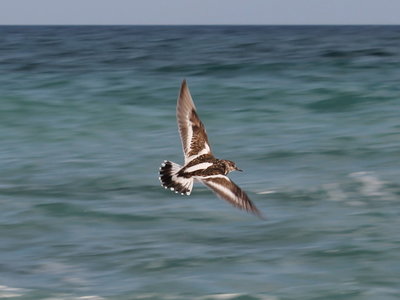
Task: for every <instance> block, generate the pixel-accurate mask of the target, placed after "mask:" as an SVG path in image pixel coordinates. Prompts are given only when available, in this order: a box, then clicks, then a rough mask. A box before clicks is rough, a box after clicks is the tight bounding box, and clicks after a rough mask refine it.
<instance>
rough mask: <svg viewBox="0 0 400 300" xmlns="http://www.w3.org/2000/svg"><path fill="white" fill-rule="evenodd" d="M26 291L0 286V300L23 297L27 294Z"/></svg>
mask: <svg viewBox="0 0 400 300" xmlns="http://www.w3.org/2000/svg"><path fill="white" fill-rule="evenodd" d="M26 291H27V290H26V289H21V288H13V287H9V286H6V285H0V298H15V297H21V296H23V294H24V293H26Z"/></svg>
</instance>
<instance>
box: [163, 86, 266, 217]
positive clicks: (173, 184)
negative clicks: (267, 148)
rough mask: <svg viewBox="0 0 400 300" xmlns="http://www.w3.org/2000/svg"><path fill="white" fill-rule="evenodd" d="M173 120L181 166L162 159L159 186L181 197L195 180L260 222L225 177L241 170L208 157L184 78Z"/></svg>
mask: <svg viewBox="0 0 400 300" xmlns="http://www.w3.org/2000/svg"><path fill="white" fill-rule="evenodd" d="M176 118H177V123H178V130H179V134H180V138H181V142H182V150H183V154H184V164H183V166H182V165H179V164H177V163H175V162H171V161H168V160H164V162H163V163H162V164H161V167H160V169H159V175H160V176H159V180H160V182H161V186H163V187H164V188H165V189H170V190H171V191H174V192H175V193H180V194H181V195H190V194H191V192H192V189H193V182H194V181H199V182H201V183H202V184H204V185H205V186H206V187H207V188H209V189H210V190H212V191H213V192H214V193H215V194H216V195H217V196H218V197H219V198H221V199H223V200H226V201H228V202H229V203H230V204H232V205H233V206H235V207H237V208H239V209H241V210H245V211H247V212H249V213H252V214H254V215H256V216H258V217H260V218H261V219H264V216H263V215H262V213H261V212H260V210H258V208H257V207H256V206H255V205H254V204H253V202H252V201H251V200H250V198H249V197H248V196H247V194H246V193H245V192H244V191H243V190H242V189H241V188H240V187H239V186H237V185H236V184H235V183H234V182H233V181H232V180H230V179H229V178H228V177H227V175H228V173H229V172H232V171H242V170H241V169H239V168H238V167H237V166H236V164H235V163H234V162H233V161H230V160H226V159H218V158H216V157H215V156H214V155H213V154H212V152H211V147H210V143H209V141H208V137H207V132H206V128H205V126H204V124H203V123H202V121H201V120H200V118H199V115H198V114H197V110H196V106H195V105H194V102H193V99H192V96H191V94H190V91H189V87H188V84H187V82H186V80H185V79H184V80H183V81H182V84H181V88H180V91H179V95H178V100H177V105H176Z"/></svg>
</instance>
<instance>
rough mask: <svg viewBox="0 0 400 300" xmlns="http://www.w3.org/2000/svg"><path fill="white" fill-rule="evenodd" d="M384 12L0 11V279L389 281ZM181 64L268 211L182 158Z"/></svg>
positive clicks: (390, 40) (160, 286) (358, 292)
mask: <svg viewBox="0 0 400 300" xmlns="http://www.w3.org/2000/svg"><path fill="white" fill-rule="evenodd" d="M399 49H400V26H356V27H338V26H337V27H330V26H322V27H321V26H306V27H290V26H289V27H285V26H283V27H279V26H277V27H269V26H248V27H240V26H226V27H224V26H220V27H212V26H209V27H207V26H206V27H157V26H155V27H151V26H149V27H135V26H131V27H130V26H127V27H120V26H114V27H112V26H111V27H79V26H75V27H4V26H3V27H0V207H1V209H0V298H7V299H8V298H12V299H96V300H98V299H151V300H153V299H207V300H208V299H235V300H236V299H237V300H239V299H240V300H243V299H251V300H253V299H264V300H265V299H268V300H272V299H273V300H283V299H296V300H300V299H307V300H310V299H328V300H329V299H363V300H365V299H367V300H369V299H371V300H372V299H374V300H375V299H399V297H400V296H399V295H400V284H399V278H400V251H399V250H400V230H399V229H400V218H399V216H400V183H399V175H400V172H399V158H400V150H399V149H400V121H399V120H400V84H399V83H400V51H399ZM183 78H186V79H187V80H188V83H189V86H190V89H191V92H192V95H193V97H194V100H195V102H196V106H197V109H198V112H199V115H200V117H201V118H202V120H203V122H204V123H205V125H206V127H207V131H208V134H209V140H210V143H211V145H212V147H213V152H214V154H215V155H216V156H217V157H219V158H224V159H230V160H233V161H235V162H236V163H237V165H238V166H239V167H240V168H242V169H244V171H245V172H243V173H232V176H231V178H232V179H233V180H234V181H235V182H236V183H238V184H239V185H240V186H241V187H242V188H243V189H244V190H245V191H247V193H248V194H249V196H250V198H251V199H252V200H253V201H254V203H255V204H256V205H257V207H258V208H259V209H260V210H261V211H263V213H264V214H265V215H266V216H267V220H266V221H262V220H259V219H257V218H255V217H254V216H252V215H249V214H246V213H244V212H241V211H239V210H236V209H234V208H233V207H231V206H230V205H229V204H227V203H225V202H223V201H222V200H219V199H218V198H216V197H215V196H214V195H213V194H212V193H211V192H210V191H208V190H207V189H206V188H204V187H203V186H201V185H196V186H195V188H194V190H193V193H192V195H191V196H190V197H181V196H177V195H175V194H174V193H171V192H169V191H165V190H164V189H163V188H162V187H160V184H159V181H158V168H159V165H160V163H161V162H162V161H163V160H164V159H168V160H172V161H176V162H182V153H181V145H180V140H179V136H178V132H177V128H176V120H175V105H176V97H177V94H178V90H179V86H180V83H181V80H182V79H183Z"/></svg>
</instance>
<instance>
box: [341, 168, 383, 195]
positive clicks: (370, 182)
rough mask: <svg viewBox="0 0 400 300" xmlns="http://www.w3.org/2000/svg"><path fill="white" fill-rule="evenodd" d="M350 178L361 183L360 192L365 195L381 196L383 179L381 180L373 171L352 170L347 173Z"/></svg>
mask: <svg viewBox="0 0 400 300" xmlns="http://www.w3.org/2000/svg"><path fill="white" fill-rule="evenodd" d="M349 176H350V177H351V178H354V180H355V181H357V182H358V183H360V184H361V187H360V193H361V194H363V195H365V196H382V195H384V194H385V193H384V192H383V186H384V184H385V182H384V181H381V180H380V179H379V178H378V177H377V176H375V175H374V173H373V172H354V173H351V174H349Z"/></svg>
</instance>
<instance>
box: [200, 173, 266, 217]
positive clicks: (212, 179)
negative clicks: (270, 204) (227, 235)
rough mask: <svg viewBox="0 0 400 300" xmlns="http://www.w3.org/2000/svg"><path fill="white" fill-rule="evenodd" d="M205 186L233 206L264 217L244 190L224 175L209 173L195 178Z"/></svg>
mask: <svg viewBox="0 0 400 300" xmlns="http://www.w3.org/2000/svg"><path fill="white" fill-rule="evenodd" d="M196 179H198V180H200V181H201V183H203V184H204V185H205V186H207V187H208V188H209V189H211V190H212V191H213V192H214V193H215V194H217V196H218V197H220V198H221V199H224V200H226V201H228V202H229V203H231V204H232V205H233V206H235V207H237V208H239V209H242V210H245V211H247V212H251V213H253V214H255V215H256V216H258V217H260V218H262V219H264V217H263V215H262V214H261V212H260V211H259V210H258V209H257V207H256V206H255V205H254V204H253V202H251V200H250V199H249V197H248V196H247V194H246V193H245V192H243V191H242V190H241V189H240V187H238V186H237V185H236V184H235V183H234V182H233V181H231V180H230V179H229V178H228V177H226V176H224V175H211V176H206V177H198V178H196Z"/></svg>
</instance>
